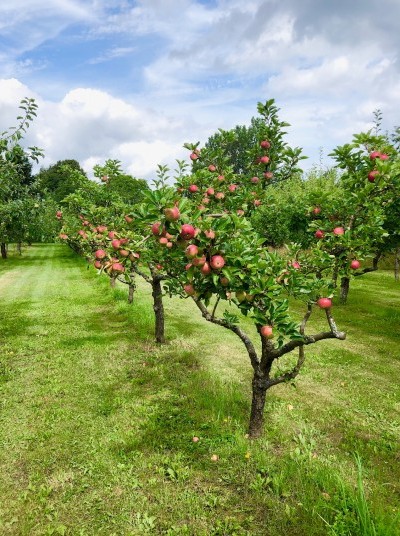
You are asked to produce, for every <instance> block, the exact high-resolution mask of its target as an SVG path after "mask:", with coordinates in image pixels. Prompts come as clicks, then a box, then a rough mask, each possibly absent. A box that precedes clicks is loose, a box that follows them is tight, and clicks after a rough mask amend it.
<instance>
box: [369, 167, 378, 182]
mask: <svg viewBox="0 0 400 536" xmlns="http://www.w3.org/2000/svg"><path fill="white" fill-rule="evenodd" d="M378 175H379V171H378V170H377V169H374V170H372V171H370V172H369V173H368V180H369V182H375V179H376V177H377V176H378Z"/></svg>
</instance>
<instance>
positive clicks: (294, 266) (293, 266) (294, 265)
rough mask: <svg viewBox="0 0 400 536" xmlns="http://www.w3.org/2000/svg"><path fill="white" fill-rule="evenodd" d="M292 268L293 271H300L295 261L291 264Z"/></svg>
mask: <svg viewBox="0 0 400 536" xmlns="http://www.w3.org/2000/svg"><path fill="white" fill-rule="evenodd" d="M292 268H294V269H295V270H299V269H300V263H299V262H297V261H293V262H292Z"/></svg>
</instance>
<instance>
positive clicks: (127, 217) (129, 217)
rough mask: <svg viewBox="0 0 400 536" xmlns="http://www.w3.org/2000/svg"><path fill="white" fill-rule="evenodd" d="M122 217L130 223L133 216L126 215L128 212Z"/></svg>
mask: <svg viewBox="0 0 400 536" xmlns="http://www.w3.org/2000/svg"><path fill="white" fill-rule="evenodd" d="M124 219H125V221H126V223H132V222H133V218H132V217H131V216H128V214H127V215H126V216H124Z"/></svg>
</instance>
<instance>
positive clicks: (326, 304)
mask: <svg viewBox="0 0 400 536" xmlns="http://www.w3.org/2000/svg"><path fill="white" fill-rule="evenodd" d="M317 304H318V307H321V309H329V308H330V307H331V306H332V300H330V299H329V298H320V299H319V300H318V301H317Z"/></svg>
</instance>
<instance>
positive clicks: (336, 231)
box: [333, 227, 344, 236]
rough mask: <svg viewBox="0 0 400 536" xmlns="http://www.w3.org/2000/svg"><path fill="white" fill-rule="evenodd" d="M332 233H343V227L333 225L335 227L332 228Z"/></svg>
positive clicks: (339, 234) (337, 234)
mask: <svg viewBox="0 0 400 536" xmlns="http://www.w3.org/2000/svg"><path fill="white" fill-rule="evenodd" d="M333 234H334V235H336V236H341V235H344V229H343V227H335V228H334V229H333Z"/></svg>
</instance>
